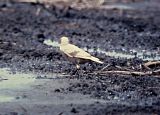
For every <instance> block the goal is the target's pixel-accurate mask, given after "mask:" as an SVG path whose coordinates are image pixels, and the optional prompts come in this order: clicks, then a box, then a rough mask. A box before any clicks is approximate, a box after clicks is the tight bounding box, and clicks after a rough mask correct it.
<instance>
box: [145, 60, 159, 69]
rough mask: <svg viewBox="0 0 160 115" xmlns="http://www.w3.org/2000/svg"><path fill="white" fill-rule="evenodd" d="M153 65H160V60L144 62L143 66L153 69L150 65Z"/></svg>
mask: <svg viewBox="0 0 160 115" xmlns="http://www.w3.org/2000/svg"><path fill="white" fill-rule="evenodd" d="M152 65H155V66H156V65H160V61H154V62H151V61H149V62H147V63H144V64H143V66H144V67H145V68H146V69H148V70H151V68H150V67H149V66H152Z"/></svg>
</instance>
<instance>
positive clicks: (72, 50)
mask: <svg viewBox="0 0 160 115" xmlns="http://www.w3.org/2000/svg"><path fill="white" fill-rule="evenodd" d="M60 50H61V51H63V52H64V53H65V54H67V55H68V56H70V57H76V58H83V59H90V57H91V55H90V54H89V53H87V52H85V51H84V50H82V49H80V48H79V47H77V46H75V45H72V44H67V45H64V46H61V47H60Z"/></svg>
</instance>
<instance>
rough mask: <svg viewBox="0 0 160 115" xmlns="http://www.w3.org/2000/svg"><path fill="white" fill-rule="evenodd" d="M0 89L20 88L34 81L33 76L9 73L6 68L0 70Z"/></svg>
mask: <svg viewBox="0 0 160 115" xmlns="http://www.w3.org/2000/svg"><path fill="white" fill-rule="evenodd" d="M0 79H1V80H0V89H14V88H22V87H23V86H24V85H28V84H30V83H33V82H34V81H35V75H34V74H24V73H18V72H16V73H14V74H13V73H10V71H9V69H8V68H1V69H0Z"/></svg>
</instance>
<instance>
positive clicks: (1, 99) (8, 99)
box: [0, 95, 15, 103]
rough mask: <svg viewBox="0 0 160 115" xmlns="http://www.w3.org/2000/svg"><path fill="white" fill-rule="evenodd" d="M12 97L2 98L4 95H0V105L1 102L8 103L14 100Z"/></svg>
mask: <svg viewBox="0 0 160 115" xmlns="http://www.w3.org/2000/svg"><path fill="white" fill-rule="evenodd" d="M14 99H15V98H14V97H11V96H4V95H0V103H1V102H10V101H12V100H14Z"/></svg>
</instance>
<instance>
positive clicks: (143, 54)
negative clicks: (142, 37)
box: [44, 39, 160, 61]
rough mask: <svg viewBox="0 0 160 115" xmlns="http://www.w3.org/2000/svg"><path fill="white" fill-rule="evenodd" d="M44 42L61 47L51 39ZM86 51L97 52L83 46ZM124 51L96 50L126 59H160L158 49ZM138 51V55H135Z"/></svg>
mask: <svg viewBox="0 0 160 115" xmlns="http://www.w3.org/2000/svg"><path fill="white" fill-rule="evenodd" d="M44 44H46V45H49V46H53V47H59V43H58V42H56V41H51V40H50V39H48V40H45V41H44ZM83 49H84V50H85V51H88V52H90V53H93V52H95V50H94V49H87V48H86V47H84V48H83ZM123 50H124V52H117V51H115V50H112V51H105V50H102V49H100V48H98V49H97V50H96V52H98V53H103V54H105V55H106V56H110V57H114V58H126V59H131V58H135V57H138V58H139V59H142V60H148V61H155V60H160V54H159V53H158V52H156V51H147V50H143V51H136V50H130V51H129V52H128V51H127V50H125V49H123ZM135 53H136V55H135Z"/></svg>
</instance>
